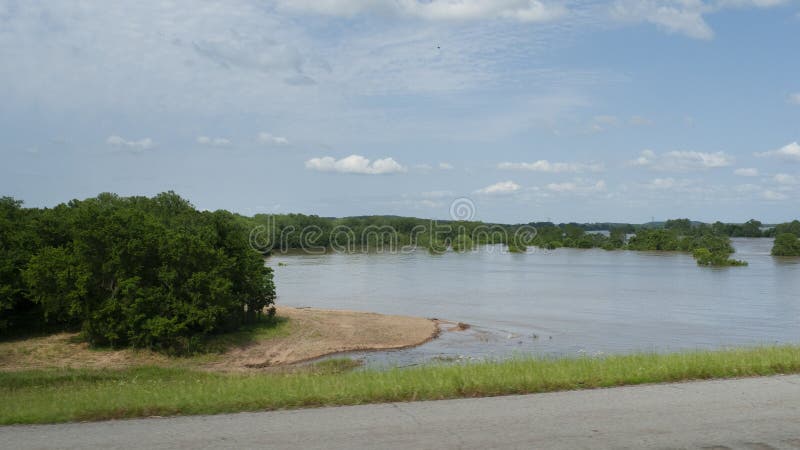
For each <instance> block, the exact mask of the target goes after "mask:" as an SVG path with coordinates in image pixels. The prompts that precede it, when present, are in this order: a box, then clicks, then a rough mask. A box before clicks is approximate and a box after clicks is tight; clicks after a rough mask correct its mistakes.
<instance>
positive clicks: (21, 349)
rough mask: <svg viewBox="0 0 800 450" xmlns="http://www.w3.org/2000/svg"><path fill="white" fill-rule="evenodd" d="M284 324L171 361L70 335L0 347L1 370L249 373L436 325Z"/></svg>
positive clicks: (386, 320)
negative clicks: (97, 346)
mask: <svg viewBox="0 0 800 450" xmlns="http://www.w3.org/2000/svg"><path fill="white" fill-rule="evenodd" d="M278 317H282V318H285V319H287V320H286V321H284V322H283V323H282V324H281V325H280V329H278V330H276V332H274V333H268V334H265V335H258V334H255V335H254V336H253V337H252V338H251V339H248V340H247V342H245V343H241V344H238V345H232V346H230V347H229V348H228V349H227V350H226V351H224V352H222V353H219V354H207V355H199V356H194V357H188V358H173V357H168V356H165V355H162V354H158V353H154V352H150V351H146V350H130V349H125V350H109V349H91V348H89V346H88V345H87V344H86V343H84V342H80V341H79V340H78V335H77V334H75V333H59V334H54V335H50V336H45V337H35V338H29V339H24V340H17V341H9V342H0V370H6V371H7V370H26V369H46V368H87V369H89V368H90V369H99V368H109V369H120V368H126V367H133V366H141V365H155V366H165V367H166V366H173V367H193V368H201V369H206V370H213V371H250V370H259V369H264V368H270V367H281V366H287V365H292V364H297V363H300V362H304V361H308V360H311V359H315V358H319V357H322V356H326V355H330V354H335V353H342V352H348V351H361V350H391V349H400V348H406V347H413V346H416V345H420V344H423V343H425V342H427V341H429V340H431V339H433V338H435V337H436V336H437V334H438V333H439V324H440V322H438V321H434V320H430V319H424V318H419V317H407V316H394V315H382V314H374V313H366V312H355V311H340V310H323V309H314V308H290V307H285V306H284V307H279V308H278Z"/></svg>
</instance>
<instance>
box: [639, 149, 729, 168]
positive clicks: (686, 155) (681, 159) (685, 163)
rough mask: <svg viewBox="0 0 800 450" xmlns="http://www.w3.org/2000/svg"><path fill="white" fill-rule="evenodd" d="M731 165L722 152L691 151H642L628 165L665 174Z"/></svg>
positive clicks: (727, 157) (727, 156)
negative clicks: (660, 152) (658, 152)
mask: <svg viewBox="0 0 800 450" xmlns="http://www.w3.org/2000/svg"><path fill="white" fill-rule="evenodd" d="M731 164H733V157H731V156H729V155H727V154H725V153H724V152H715V153H703V152H691V151H671V152H667V153H663V154H661V155H659V154H657V153H656V152H654V151H652V150H645V151H643V152H642V153H641V154H640V155H639V157H638V158H636V159H635V160H633V161H629V162H628V165H631V166H636V167H646V168H650V169H653V170H659V171H665V172H670V171H671V172H684V171H688V170H700V169H714V168H719V167H727V166H730V165H731Z"/></svg>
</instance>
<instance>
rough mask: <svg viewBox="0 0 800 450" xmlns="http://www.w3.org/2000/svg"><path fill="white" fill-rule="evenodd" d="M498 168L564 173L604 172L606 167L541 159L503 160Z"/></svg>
mask: <svg viewBox="0 0 800 450" xmlns="http://www.w3.org/2000/svg"><path fill="white" fill-rule="evenodd" d="M497 168H498V169H504V170H528V171H531V172H549V173H562V172H572V173H580V172H602V171H603V170H604V169H605V167H604V166H603V164H599V163H593V164H582V163H565V162H550V161H547V160H545V159H540V160H538V161H534V162H517V163H513V162H502V163H500V164H498V165H497Z"/></svg>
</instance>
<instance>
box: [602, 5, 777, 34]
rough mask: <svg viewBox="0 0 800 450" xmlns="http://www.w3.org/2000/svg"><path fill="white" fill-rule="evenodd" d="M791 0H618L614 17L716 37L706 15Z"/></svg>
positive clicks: (671, 30) (614, 6)
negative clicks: (728, 9) (727, 9)
mask: <svg viewBox="0 0 800 450" xmlns="http://www.w3.org/2000/svg"><path fill="white" fill-rule="evenodd" d="M787 3H788V0H707V1H704V0H616V1H615V2H614V3H613V4H612V5H611V10H610V12H611V17H612V18H614V19H616V20H618V21H621V22H629V23H640V22H645V23H651V24H654V25H656V26H657V27H659V28H661V29H663V30H664V31H666V32H668V33H678V34H683V35H685V36H688V37H690V38H694V39H712V38H713V37H714V30H712V29H711V27H710V26H709V25H708V22H706V20H705V17H704V16H705V15H708V14H712V13H715V12H718V11H720V10H723V9H726V8H748V7H755V8H771V7H774V6H780V5H783V4H787Z"/></svg>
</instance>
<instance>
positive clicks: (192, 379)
mask: <svg viewBox="0 0 800 450" xmlns="http://www.w3.org/2000/svg"><path fill="white" fill-rule="evenodd" d="M347 366H348V364H347V363H346V362H342V361H341V360H340V361H339V362H334V363H325V364H322V365H321V366H319V367H320V370H312V371H309V372H304V373H287V374H235V373H234V374H220V373H209V372H200V371H193V370H190V369H170V368H157V367H140V368H132V369H125V370H66V371H64V370H58V371H47V370H39V371H20V372H5V373H0V398H2V399H3V401H2V402H0V424H15V423H48V422H64V421H74V420H102V419H114V418H127V417H142V416H151V415H162V416H163V415H174V414H212V413H222V412H234V411H252V410H269V409H282V408H300V407H313V406H324V405H354V404H362V403H374V402H388V401H410V400H432V399H445V398H454V397H479V396H493V395H505V394H522V393H534V392H549V391H558V390H570V389H587V388H597V387H609V386H621V385H630V384H640V383H654V382H667V381H680V380H695V379H707V378H727V377H742V376H756V375H774V374H780V373H798V372H800V346H781V347H763V348H756V349H742V350H726V351H717V352H690V353H677V354H668V355H655V354H638V355H627V356H609V357H603V358H589V357H584V358H577V359H522V360H512V361H505V362H498V363H480V364H469V365H433V366H423V367H417V368H411V369H394V370H388V371H373V370H367V371H354V372H348V371H342V370H340V368H342V367H347Z"/></svg>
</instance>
